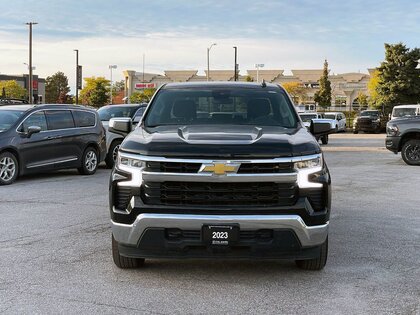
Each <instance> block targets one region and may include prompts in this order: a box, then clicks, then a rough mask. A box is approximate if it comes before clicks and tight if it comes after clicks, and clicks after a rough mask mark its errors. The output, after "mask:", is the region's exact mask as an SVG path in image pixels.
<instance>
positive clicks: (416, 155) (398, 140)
mask: <svg viewBox="0 0 420 315" xmlns="http://www.w3.org/2000/svg"><path fill="white" fill-rule="evenodd" d="M386 134H387V136H386V140H385V146H386V148H387V149H388V150H390V151H392V152H394V153H395V154H398V152H401V156H402V158H403V160H404V162H405V163H407V164H408V165H420V117H419V116H413V117H406V118H397V119H393V120H391V121H389V122H388V124H387V126H386Z"/></svg>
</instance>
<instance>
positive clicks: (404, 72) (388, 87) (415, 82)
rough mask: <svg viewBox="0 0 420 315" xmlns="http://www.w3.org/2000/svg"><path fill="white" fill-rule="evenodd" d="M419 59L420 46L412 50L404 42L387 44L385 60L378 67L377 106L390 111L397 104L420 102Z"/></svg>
mask: <svg viewBox="0 0 420 315" xmlns="http://www.w3.org/2000/svg"><path fill="white" fill-rule="evenodd" d="M419 59H420V49H419V48H414V49H412V50H410V49H409V48H407V47H406V46H405V45H403V44H402V43H399V44H395V45H392V44H385V61H383V62H382V63H381V66H380V67H379V68H378V69H377V70H378V84H377V86H376V88H375V90H376V92H377V93H378V98H377V101H376V103H375V106H376V107H377V108H382V107H383V108H384V109H385V112H388V113H389V112H391V110H392V108H393V107H394V106H395V105H398V104H415V103H418V102H420V69H417V66H418V64H419Z"/></svg>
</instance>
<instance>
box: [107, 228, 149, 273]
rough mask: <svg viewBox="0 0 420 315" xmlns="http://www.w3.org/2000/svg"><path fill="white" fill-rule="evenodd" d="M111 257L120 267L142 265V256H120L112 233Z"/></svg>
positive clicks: (128, 267) (127, 267) (131, 267)
mask: <svg viewBox="0 0 420 315" xmlns="http://www.w3.org/2000/svg"><path fill="white" fill-rule="evenodd" d="M112 258H113V260H114V263H115V265H116V266H117V267H118V268H121V269H133V268H139V267H141V266H143V265H144V258H130V257H124V256H121V255H120V251H119V250H118V242H117V241H116V240H115V238H114V235H112Z"/></svg>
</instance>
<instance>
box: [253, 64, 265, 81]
mask: <svg viewBox="0 0 420 315" xmlns="http://www.w3.org/2000/svg"><path fill="white" fill-rule="evenodd" d="M255 68H257V83H258V82H260V80H259V70H260V68H264V64H263V63H256V64H255Z"/></svg>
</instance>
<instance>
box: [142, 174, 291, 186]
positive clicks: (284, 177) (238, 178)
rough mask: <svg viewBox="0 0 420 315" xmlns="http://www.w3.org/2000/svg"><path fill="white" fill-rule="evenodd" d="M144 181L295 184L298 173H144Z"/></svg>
mask: <svg viewBox="0 0 420 315" xmlns="http://www.w3.org/2000/svg"><path fill="white" fill-rule="evenodd" d="M142 177H143V180H145V181H150V182H166V181H176V182H216V183H226V182H229V183H232V182H277V183H294V182H296V180H297V173H278V174H225V175H213V174H208V173H158V172H147V171H143V172H142Z"/></svg>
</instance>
